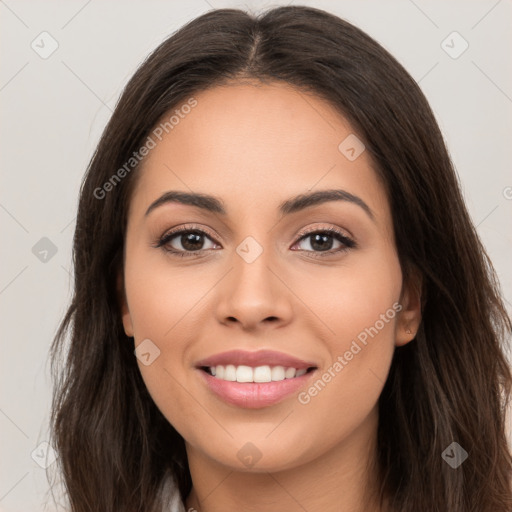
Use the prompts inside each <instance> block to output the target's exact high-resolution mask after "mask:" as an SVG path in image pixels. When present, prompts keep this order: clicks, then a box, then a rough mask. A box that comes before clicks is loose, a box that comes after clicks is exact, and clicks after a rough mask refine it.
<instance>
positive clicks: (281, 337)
mask: <svg viewBox="0 0 512 512" xmlns="http://www.w3.org/2000/svg"><path fill="white" fill-rule="evenodd" d="M74 263H75V293H74V297H73V301H72V304H71V306H70V308H69V311H68V312H67V315H66V317H65V319H64V320H63V323H62V325H61V327H60V329H59V332H58V334H57V337H56V340H55V342H54V347H53V353H52V354H53V361H54V365H55V368H57V367H58V366H59V362H60V361H63V367H62V369H61V373H60V374H59V380H58V382H57V385H56V389H55V396H54V402H53V415H52V427H53V439H54V445H55V446H56V447H57V449H58V452H59V455H60V459H59V460H60V465H61V466H60V467H61V470H62V475H63V477H64V483H65V486H66V490H67V494H68V497H69V502H70V507H71V509H72V510H73V511H76V512H82V511H84V512H85V511H86V510H87V511H89V510H97V511H100V510H109V511H110V510H123V511H149V510H151V511H153V510H154V511H157V510H158V511H161V510H173V511H174V510H179V511H183V510H200V511H205V512H211V511H217V510H223V511H226V510H235V509H236V510H265V511H274V510H288V511H292V510H308V511H310V512H315V511H317V510H323V511H331V510H332V511H334V510H336V511H339V510H346V511H359V510H372V511H379V512H384V511H386V512H387V511H393V512H406V511H410V512H413V511H418V510H422V511H432V512H433V511H439V510H443V511H444V510H449V511H450V512H466V511H473V510H478V511H480V512H487V511H488V512H491V511H492V512H506V511H509V510H510V509H511V507H512V490H511V485H510V477H511V469H512V465H511V456H510V452H509V449H508V446H507V440H506V436H505V407H506V405H507V403H508V401H509V397H510V386H511V379H512V377H511V374H510V370H509V367H508V366H507V361H506V358H505V353H504V344H505V342H506V335H507V334H508V333H510V330H511V322H510V319H509V317H508V316H507V314H506V311H505V309H504V306H503V302H502V299H501V298H500V293H499V287H498V284H497V281H496V278H495V274H494V270H493V268H492V265H491V263H490V261H489V259H488V257H487V255H486V253H485V250H484V248H483V247H482V244H481V242H480V240H479V238H478V236H477V233H476V231H475V228H474V227H473V225H472V223H471V220H470V218H469V215H468V213H467V210H466V208H465V206H464V203H463V199H462V195H461V193H460V189H459V186H458V182H457V178H456V175H455V172H454V170H453V166H452V163H451V162H450V159H449V156H448V153H447V150H446V148H445V144H444V141H443V139H442V136H441V134H440V131H439V128H438V126H437V124H436V122H435V119H434V116H433V114H432V112H431V110H430V108H429V106H428V104H427V101H426V99H425V97H424V95H423V94H422V92H421V91H420V89H419V87H418V86H417V84H416V83H415V82H414V81H413V80H412V78H411V77H410V76H409V75H408V74H407V72H406V71H405V70H404V69H403V68H402V67H401V66H400V64H398V62H397V61H396V60H395V59H394V58H393V57H391V56H390V55H389V54H388V53H387V52H386V51H385V50H384V49H383V48H382V47H381V46H380V45H379V44H378V43H376V42H375V41H374V40H373V39H371V38H370V37H369V36H368V35H366V34H365V33H363V32H362V31H361V30H359V29H357V28H355V27H354V26H352V25H350V24H349V23H347V22H345V21H343V20H341V19H339V18H337V17H335V16H333V15H330V14H328V13H326V12H323V11H321V10H317V9H313V8H308V7H279V8H276V9H273V10H270V11H268V12H267V13H265V14H263V15H261V16H259V17H257V18H256V17H253V16H251V15H249V14H247V13H244V12H242V11H239V10H230V9H223V10H214V11H212V12H209V13H207V14H205V15H203V16H201V17H199V18H197V19H195V20H193V21H192V22H190V23H188V24H187V25H186V26H185V27H183V28H182V29H181V30H179V31H178V32H177V33H176V34H174V35H173V36H172V37H170V38H169V39H168V40H166V41H165V42H164V43H163V44H162V45H160V46H159V47H158V48H157V49H156V50H155V51H154V52H153V53H152V55H151V56H150V57H149V58H148V59H147V60H146V61H145V62H144V63H143V65H142V66H141V67H140V68H139V70H138V71H137V72H136V74H135V75H134V77H133V78H132V79H131V80H130V82H129V84H128V85H127V87H126V89H125V91H124V93H123V95H122V97H121V99H120V101H119V103H118V105H117V106H116V109H115V111H114V114H113V116H112V118H111V120H110V122H109V123H108V125H107V127H106V129H105V131H104V134H103V136H102V139H101V141H100V143H99V145H98V148H97V151H96V153H95V155H94V157H93V159H92V161H91V163H90V166H89V169H88V172H87V175H86V177H85V180H84V183H83V186H82V189H81V194H80V204H79V211H78V218H77V226H76V232H75V240H74ZM68 330H69V331H70V333H71V339H70V345H69V352H68V354H67V358H66V359H65V360H64V359H63V357H62V355H63V351H64V344H65V342H64V338H65V334H66V332H67V331H68Z"/></svg>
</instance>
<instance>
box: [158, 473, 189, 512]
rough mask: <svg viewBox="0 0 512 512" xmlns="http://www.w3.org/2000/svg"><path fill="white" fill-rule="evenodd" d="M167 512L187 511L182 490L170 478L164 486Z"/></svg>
mask: <svg viewBox="0 0 512 512" xmlns="http://www.w3.org/2000/svg"><path fill="white" fill-rule="evenodd" d="M162 497H163V501H164V504H165V505H164V509H163V510H164V511H165V512H187V510H186V508H185V504H184V503H183V501H181V496H180V490H179V489H178V486H177V484H176V483H175V482H174V481H173V480H171V479H169V480H167V481H166V483H165V484H164V486H163V488H162Z"/></svg>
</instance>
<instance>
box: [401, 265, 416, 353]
mask: <svg viewBox="0 0 512 512" xmlns="http://www.w3.org/2000/svg"><path fill="white" fill-rule="evenodd" d="M422 291H423V279H422V276H421V274H420V272H419V271H418V270H416V269H414V270H413V271H411V272H410V273H409V274H408V275H407V278H406V279H404V283H403V285H402V293H401V296H400V304H401V306H402V309H401V310H400V312H399V313H398V316H397V322H396V325H395V345H396V346H397V347H401V346H403V345H406V344H407V343H409V342H410V341H412V340H413V339H414V338H415V336H416V333H417V332H418V329H419V326H420V323H421V309H422V304H423V300H422V299H423V297H422Z"/></svg>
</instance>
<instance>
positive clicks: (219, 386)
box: [198, 370, 316, 409]
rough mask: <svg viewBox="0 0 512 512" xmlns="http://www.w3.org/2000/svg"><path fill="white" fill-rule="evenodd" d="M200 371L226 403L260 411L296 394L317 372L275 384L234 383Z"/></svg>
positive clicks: (209, 385)
mask: <svg viewBox="0 0 512 512" xmlns="http://www.w3.org/2000/svg"><path fill="white" fill-rule="evenodd" d="M198 371H199V373H201V375H202V378H203V379H204V382H205V383H206V385H207V386H208V387H209V388H210V390H211V391H213V393H215V394H216V395H217V396H218V397H219V398H221V399H222V400H224V401H225V402H227V403H229V404H232V405H236V406H237V407H243V408H245V409H260V408H262V407H268V406H270V405H275V404H277V403H279V402H281V401H282V400H284V399H285V398H286V397H288V396H289V395H292V394H293V393H296V392H297V391H298V390H299V389H300V388H301V387H303V386H304V385H305V384H306V382H307V381H308V380H309V379H310V378H311V376H312V375H313V374H314V373H315V371H316V370H312V371H310V372H308V373H305V374H304V375H301V376H300V377H294V378H293V379H285V380H280V381H275V382H274V381H273V382H232V381H228V380H222V379H218V378H216V377H213V376H212V375H210V374H209V373H207V372H205V371H204V370H198Z"/></svg>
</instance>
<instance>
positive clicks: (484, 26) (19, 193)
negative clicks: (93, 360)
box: [0, 0, 512, 512]
mask: <svg viewBox="0 0 512 512" xmlns="http://www.w3.org/2000/svg"><path fill="white" fill-rule="evenodd" d="M286 3H295V4H299V3H302V4H307V5H311V6H314V7H318V8H322V9H325V10H328V11H330V12H333V13H335V14H337V15H339V16H341V17H343V18H345V19H347V20H348V21H350V22H353V23H354V24H356V25H357V26H359V27H360V28H362V29H363V30H365V31H366V32H368V33H369V34H370V35H371V36H372V37H374V38H375V39H376V40H377V41H379V42H380V43H381V44H382V45H383V46H384V47H385V48H387V49H388V50H389V51H390V52H391V53H392V54H393V55H394V56H395V57H396V58H397V59H398V60H399V61H400V62H401V63H402V64H403V65H404V66H405V68H406V69H407V70H408V71H409V72H410V74H411V75H412V76H413V77H414V78H415V79H416V80H417V81H418V82H419V83H420V85H421V87H422V89H423V91H424V92H425V94H426V96H427V98H428V99H429V101H430V104H431V106H432V108H433V110H434V112H435V114H436V117H437V119H438V121H439V123H440V126H441V129H442V131H443V133H444V135H445V138H446V141H447V144H448V147H449V150H450V153H451V155H452V158H453V160H454V163H455V165H456V168H457V170H458V173H459V175H460V179H461V182H462V187H463V190H464V194H465V198H466V201H467V205H468V208H469V211H470V213H471V216H472V218H473V220H474V222H475V224H476V225H477V226H478V232H479V234H480V236H481V238H482V240H483V242H484V244H485V246H486V248H487V250H488V252H489V255H490V256H491V259H492V260H493V262H494V264H495V267H496V269H497V272H498V275H499V277H500V279H501V283H502V286H503V290H504V295H505V297H506V298H507V299H508V302H507V307H508V309H509V312H510V302H509V301H510V298H511V297H512V265H510V254H511V245H512V240H511V230H510V220H511V218H512V200H511V198H512V188H511V187H512V176H511V172H510V171H511V161H512V155H511V150H510V148H511V133H512V66H511V63H510V60H509V51H510V48H511V47H512V26H511V25H512V21H511V20H512V3H511V1H507V0H501V1H496V0H490V1H487V0H485V1H484V0H482V1H467V0H464V1H446V0H445V1H441V0H437V1H428V2H427V1H426V0H414V1H412V0H402V1H373V0H372V1H360V0H359V1H338V2H334V1H309V2H308V1H304V2H258V1H254V2H246V3H242V2H235V1H231V2H227V1H221V0H208V1H206V0H194V1H190V2H170V1H144V2H143V1H136V2H129V3H128V2H126V3H122V2H120V1H119V0H118V1H105V0H104V1H99V0H93V1H86V0H85V1H69V0H68V1H65V2H64V1H61V2H55V1H46V2H40V1H39V2H36V1H34V0H33V1H24V2H21V1H19V0H18V1H15V0H5V1H2V0H0V22H1V37H2V41H1V43H2V44H1V45H0V62H1V68H0V105H1V109H2V110H1V114H2V124H1V141H2V142H1V145H2V148H1V149H2V152H1V155H2V158H1V163H2V167H1V181H2V187H1V191H0V222H1V228H2V240H3V243H2V244H1V249H0V250H1V259H2V265H1V270H0V308H1V325H2V350H1V367H0V386H1V387H0V390H1V395H0V439H1V450H2V452H1V456H0V464H1V468H0V511H9V512H13V511H27V510H31V511H36V510H53V508H52V507H48V508H46V509H45V508H44V506H43V501H44V498H45V493H46V492H47V490H48V486H47V481H46V476H45V471H44V470H43V469H41V467H40V466H39V465H38V464H37V463H36V462H35V461H34V460H33V459H32V458H31V453H32V452H33V451H34V450H35V449H36V447H38V446H39V445H40V443H41V442H44V441H45V440H46V439H47V423H48V416H49V407H50V397H51V381H50V377H49V366H48V364H47V355H48V349H49V346H50V343H51V340H52V337H53V335H54V333H55V330H56V328H57V325H58V323H59V321H60V319H61V318H62V315H63V313H64V311H65V308H66V306H67V304H68V301H69V299H70V293H71V287H70V283H71V281H70V277H71V275H70V272H72V269H71V242H72V236H73V230H74V219H75V214H76V206H77V196H78V190H79V185H80V180H81V178H82V176H83V174H84V171H85V169H86V166H87V163H88V161H89V159H90V157H91V155H92V152H93V150H94V147H95V145H96V143H97V141H98V138H99V136H100V134H101V131H102V130H103V127H104V126H105V123H106V122H107V120H108V118H109V116H110V115H111V111H112V109H113V107H114V105H115V102H116V100H117V98H118V97H119V95H120V93H121V91H122V88H123V86H124V85H125V84H126V82H127V80H128V79H129V78H130V76H131V75H132V74H133V72H134V71H135V69H136V68H137V66H138V65H139V64H140V63H141V62H142V60H143V58H144V57H145V56H146V55H147V54H148V53H149V52H150V51H151V50H153V49H154V48H155V47H156V46H157V45H158V44H159V43H160V42H161V41H162V40H163V39H165V38H166V37H168V36H169V35H170V34H171V33H172V32H173V31H175V30H176V29H177V28H179V27H180V26H181V25H183V24H184V23H185V22H187V21H188V20H190V19H191V18H193V17H195V16H198V15H200V14H202V13H204V12H206V11H208V10H210V9H211V8H221V7H239V8H247V7H249V8H250V9H251V10H252V11H259V10H260V9H262V8H265V7H271V6H277V5H284V4H286ZM43 31H47V32H49V33H50V34H51V37H52V38H54V39H55V40H56V41H57V43H58V45H59V46H58V49H57V50H56V51H55V52H54V53H53V54H52V55H51V56H49V57H48V58H46V59H43V58H41V57H40V56H39V55H38V53H36V51H34V50H33V49H32V48H31V44H32V42H33V41H35V43H34V44H35V45H37V44H38V45H39V47H42V45H43V44H44V45H45V46H44V47H45V48H46V49H48V48H49V47H50V46H49V44H50V41H49V40H48V39H46V40H45V41H46V42H45V43H41V37H39V34H41V32H43ZM453 31H457V32H459V33H460V34H461V36H462V37H463V38H464V39H465V40H466V41H467V42H468V43H469V48H468V49H467V51H465V52H464V53H463V54H462V55H461V56H460V57H458V58H456V59H454V58H452V57H450V56H449V55H448V54H447V53H446V52H445V51H444V50H443V48H442V47H441V43H442V41H443V40H445V38H446V37H447V36H448V35H449V34H451V33H452V32H453ZM448 44H450V45H452V46H454V47H455V49H457V48H461V46H460V44H461V42H460V41H456V40H455V42H453V43H451V42H450V40H448ZM41 51H42V50H41ZM43 237H47V238H48V239H50V240H51V242H52V243H53V244H54V245H55V246H56V248H57V253H56V254H55V255H54V256H52V257H50V256H51V253H48V255H47V261H46V262H45V261H41V260H40V258H43V257H44V253H39V257H37V256H36V254H34V253H33V251H32V248H33V247H34V245H35V244H36V243H37V242H38V241H39V240H40V239H41V238H43ZM36 252H37V251H36ZM511 427H512V425H511V423H510V422H509V428H511ZM38 450H39V451H38ZM36 453H41V452H40V448H38V449H36ZM53 467H55V466H53Z"/></svg>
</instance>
